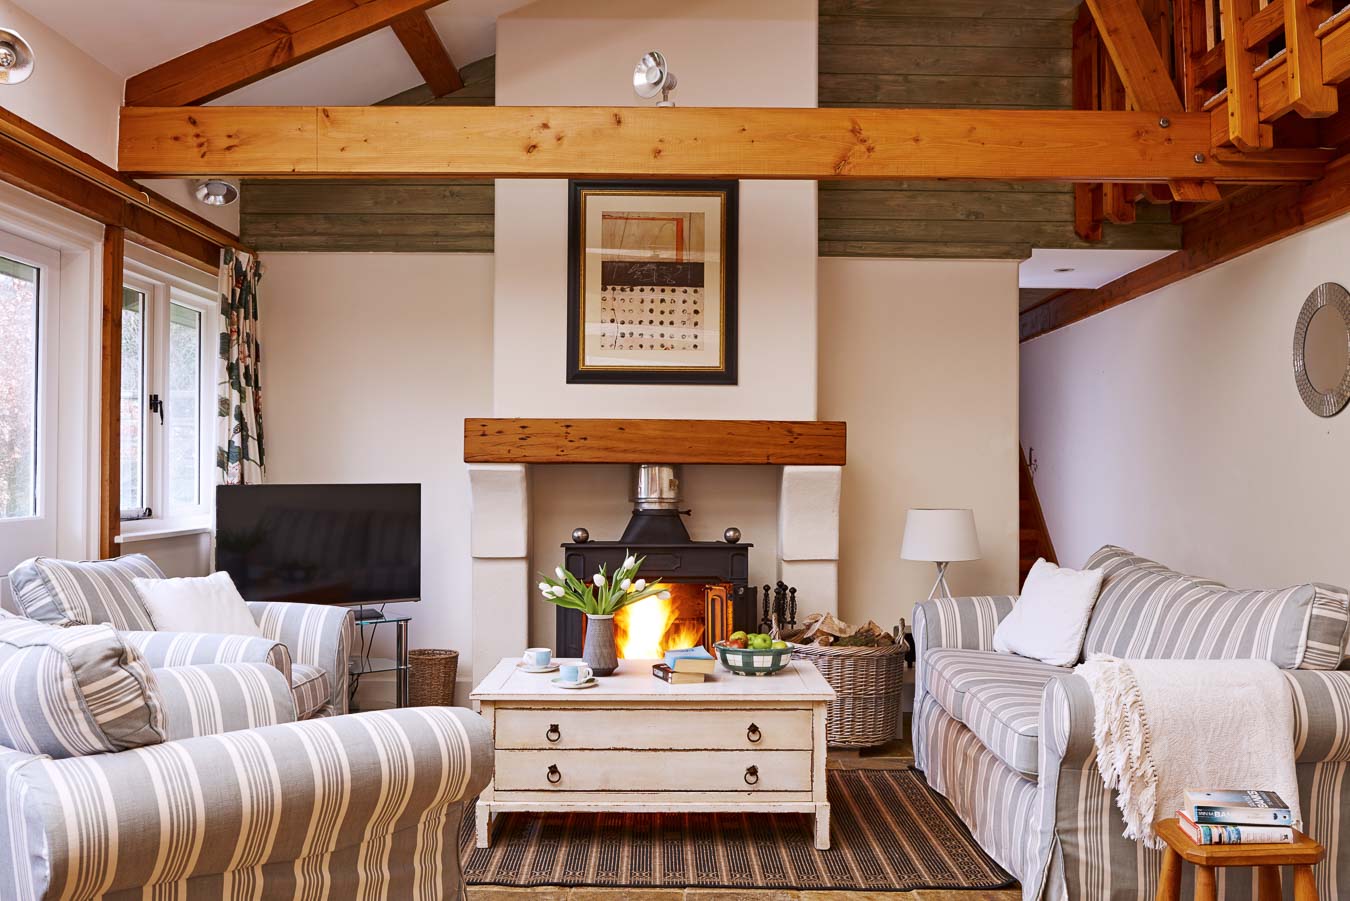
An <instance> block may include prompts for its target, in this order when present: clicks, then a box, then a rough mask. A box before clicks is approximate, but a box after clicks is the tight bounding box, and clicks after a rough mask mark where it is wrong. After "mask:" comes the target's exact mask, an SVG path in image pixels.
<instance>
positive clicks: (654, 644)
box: [614, 595, 703, 660]
mask: <svg viewBox="0 0 1350 901" xmlns="http://www.w3.org/2000/svg"><path fill="white" fill-rule="evenodd" d="M678 613H679V611H678V608H677V607H676V605H675V600H674V598H666V599H665V600H662V599H661V598H660V597H659V596H656V595H653V596H651V597H649V598H646V599H644V600H641V601H638V602H637V603H636V604H632V605H630V606H628V607H625V608H623V609H622V610H620V611H619V612H618V613H616V614H614V640H615V643H616V644H617V645H618V647H619V656H620V657H623V658H624V659H626V660H659V659H660V658H661V657H662V656H664V655H665V653H666V651H670V650H675V649H679V648H692V647H694V646H695V645H697V644H699V643H700V642H701V641H702V640H703V623H701V622H696V621H692V620H679V619H678Z"/></svg>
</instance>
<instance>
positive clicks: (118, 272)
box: [98, 225, 126, 560]
mask: <svg viewBox="0 0 1350 901" xmlns="http://www.w3.org/2000/svg"><path fill="white" fill-rule="evenodd" d="M125 251H126V229H124V228H122V227H121V226H120V225H109V226H105V227H104V229H103V283H102V293H103V329H102V333H103V354H102V361H101V364H100V378H99V430H98V431H99V501H98V556H99V558H100V559H102V560H107V559H110V558H112V557H116V556H118V554H119V550H118V547H117V536H118V535H119V534H120V533H121V531H122V507H121V497H122V472H121V466H122V433H121V429H122V410H121V401H122V274H123V263H124V256H125Z"/></svg>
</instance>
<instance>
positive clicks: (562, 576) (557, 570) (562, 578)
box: [553, 566, 567, 582]
mask: <svg viewBox="0 0 1350 901" xmlns="http://www.w3.org/2000/svg"><path fill="white" fill-rule="evenodd" d="M553 574H554V575H555V576H557V577H558V581H559V582H566V581H567V573H565V572H563V568H562V567H561V566H555V567H553Z"/></svg>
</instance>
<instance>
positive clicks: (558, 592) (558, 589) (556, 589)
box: [553, 585, 567, 598]
mask: <svg viewBox="0 0 1350 901" xmlns="http://www.w3.org/2000/svg"><path fill="white" fill-rule="evenodd" d="M565 594H567V589H566V588H563V587H562V586H561V585H554V586H553V596H554V597H555V598H560V597H562V596H563V595H565Z"/></svg>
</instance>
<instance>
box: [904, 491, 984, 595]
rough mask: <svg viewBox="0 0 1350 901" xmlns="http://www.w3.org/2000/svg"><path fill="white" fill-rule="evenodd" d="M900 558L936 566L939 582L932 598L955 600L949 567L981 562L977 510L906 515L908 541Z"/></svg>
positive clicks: (922, 511)
mask: <svg viewBox="0 0 1350 901" xmlns="http://www.w3.org/2000/svg"><path fill="white" fill-rule="evenodd" d="M900 559H902V560H922V561H925V562H928V563H936V564H937V581H936V582H934V583H933V590H932V591H930V592H928V598H929V600H932V599H933V598H935V597H943V598H949V597H951V596H952V593H951V589H949V588H948V587H947V565H948V564H950V563H955V562H957V561H960V560H978V559H980V538H979V536H978V535H977V534H976V533H975V513H974V511H972V510H969V509H963V510H951V509H941V510H926V509H912V510H910V511H909V513H907V514H906V515H905V539H904V542H903V543H902V544H901V545H900Z"/></svg>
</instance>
